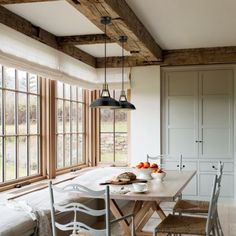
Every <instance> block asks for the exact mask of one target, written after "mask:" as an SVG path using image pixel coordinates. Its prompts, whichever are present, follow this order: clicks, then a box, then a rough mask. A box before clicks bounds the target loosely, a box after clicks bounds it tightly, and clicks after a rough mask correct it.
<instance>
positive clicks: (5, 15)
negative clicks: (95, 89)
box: [0, 6, 96, 67]
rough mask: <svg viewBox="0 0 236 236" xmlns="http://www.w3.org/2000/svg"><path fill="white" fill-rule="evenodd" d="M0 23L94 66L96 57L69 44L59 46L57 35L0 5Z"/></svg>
mask: <svg viewBox="0 0 236 236" xmlns="http://www.w3.org/2000/svg"><path fill="white" fill-rule="evenodd" d="M0 23H2V24H4V25H6V26H8V27H10V28H12V29H14V30H16V31H19V32H20V33H22V34H25V35H27V36H28V37H30V38H33V39H35V40H37V41H39V42H41V43H44V44H46V45H48V46H50V47H52V48H54V49H57V50H59V51H61V52H63V53H65V54H67V55H69V56H71V57H73V58H75V59H78V60H80V61H82V62H84V63H86V64H88V65H90V66H93V67H96V59H95V57H93V56H91V55H90V54H88V53H86V52H84V51H82V50H80V49H79V48H76V47H74V46H71V45H66V46H61V45H59V44H58V42H57V37H56V36H55V35H53V34H51V33H49V32H48V31H46V30H44V29H42V28H40V27H37V26H35V25H33V24H31V23H30V22H29V21H27V20H26V19H24V18H22V17H20V16H18V15H16V14H15V13H13V12H11V11H9V10H7V9H6V8H4V7H3V6H0Z"/></svg>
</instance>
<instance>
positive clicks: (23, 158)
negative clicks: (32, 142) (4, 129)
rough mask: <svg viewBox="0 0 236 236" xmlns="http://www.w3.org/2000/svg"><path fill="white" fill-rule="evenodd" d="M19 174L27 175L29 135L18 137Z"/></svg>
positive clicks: (20, 175) (21, 175)
mask: <svg viewBox="0 0 236 236" xmlns="http://www.w3.org/2000/svg"><path fill="white" fill-rule="evenodd" d="M18 148H19V149H18V155H19V156H18V175H19V177H24V176H27V136H23V137H22V136H20V137H18Z"/></svg>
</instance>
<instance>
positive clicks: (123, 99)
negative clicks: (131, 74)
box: [115, 35, 136, 110]
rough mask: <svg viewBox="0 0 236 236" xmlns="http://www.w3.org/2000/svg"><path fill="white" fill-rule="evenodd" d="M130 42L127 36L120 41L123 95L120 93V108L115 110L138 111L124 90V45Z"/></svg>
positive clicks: (121, 37)
mask: <svg viewBox="0 0 236 236" xmlns="http://www.w3.org/2000/svg"><path fill="white" fill-rule="evenodd" d="M127 40H128V37H127V36H124V35H123V36H120V38H119V41H120V42H121V44H122V89H121V93H120V99H119V103H120V107H117V108H115V109H126V110H136V108H135V106H134V105H133V104H132V103H130V102H128V101H127V97H126V94H125V90H124V60H125V57H124V43H126V42H127Z"/></svg>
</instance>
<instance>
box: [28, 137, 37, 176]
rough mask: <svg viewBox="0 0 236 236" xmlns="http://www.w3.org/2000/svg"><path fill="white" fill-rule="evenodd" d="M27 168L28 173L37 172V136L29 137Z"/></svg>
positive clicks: (33, 173)
mask: <svg viewBox="0 0 236 236" xmlns="http://www.w3.org/2000/svg"><path fill="white" fill-rule="evenodd" d="M29 163H30V166H29V169H30V175H35V174H38V168H39V166H38V137H37V136H30V137H29Z"/></svg>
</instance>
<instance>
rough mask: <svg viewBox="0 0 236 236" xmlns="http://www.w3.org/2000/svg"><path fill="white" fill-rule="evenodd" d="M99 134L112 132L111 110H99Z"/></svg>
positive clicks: (112, 113) (112, 115) (112, 114)
mask: <svg viewBox="0 0 236 236" xmlns="http://www.w3.org/2000/svg"><path fill="white" fill-rule="evenodd" d="M100 114H101V115H100V117H101V132H113V125H114V124H113V123H114V111H113V110H111V109H100Z"/></svg>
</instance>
